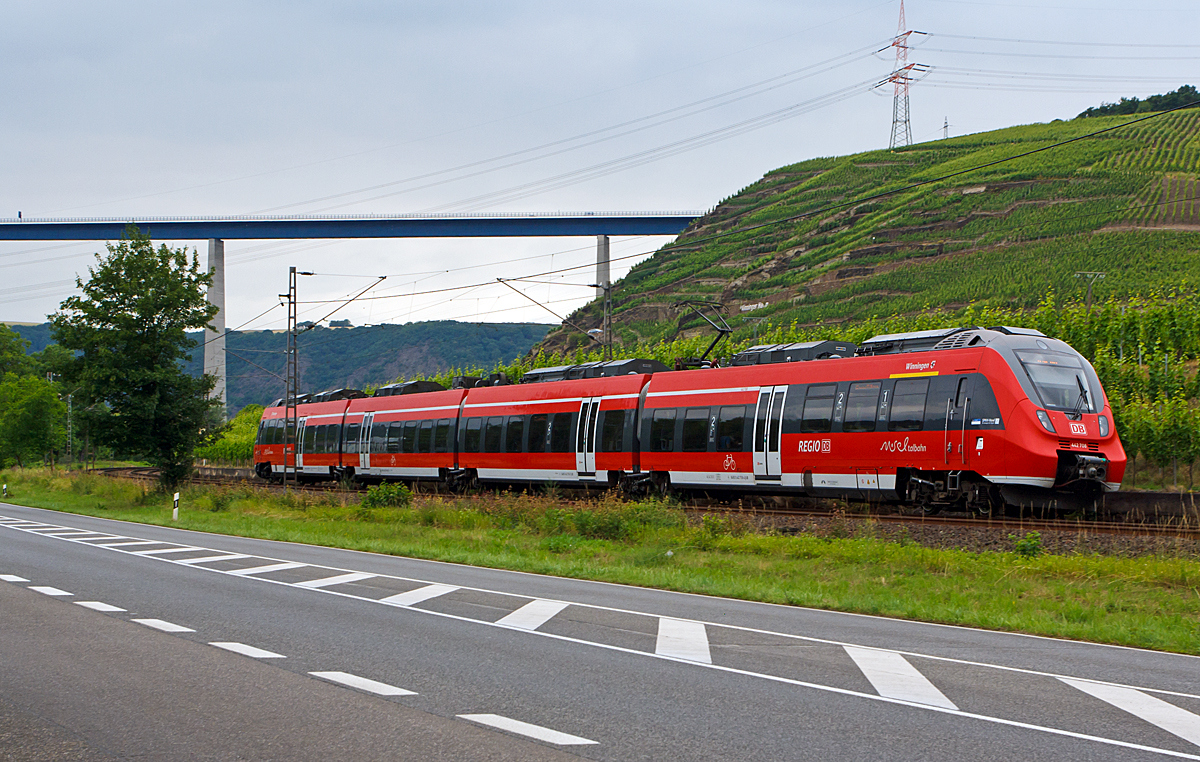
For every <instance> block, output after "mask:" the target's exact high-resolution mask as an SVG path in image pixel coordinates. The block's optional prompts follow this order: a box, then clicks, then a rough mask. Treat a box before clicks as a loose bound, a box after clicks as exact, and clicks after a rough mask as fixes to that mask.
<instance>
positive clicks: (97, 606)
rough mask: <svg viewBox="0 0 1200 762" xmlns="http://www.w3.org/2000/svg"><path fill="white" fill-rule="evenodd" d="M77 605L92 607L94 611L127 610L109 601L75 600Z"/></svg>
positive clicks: (111, 611) (86, 607)
mask: <svg viewBox="0 0 1200 762" xmlns="http://www.w3.org/2000/svg"><path fill="white" fill-rule="evenodd" d="M75 605H76V606H83V607H84V608H85V609H91V610H92V611H106V612H109V613H113V612H117V611H124V610H125V609H123V608H118V607H116V606H111V605H109V604H107V603H101V602H100V601H75Z"/></svg>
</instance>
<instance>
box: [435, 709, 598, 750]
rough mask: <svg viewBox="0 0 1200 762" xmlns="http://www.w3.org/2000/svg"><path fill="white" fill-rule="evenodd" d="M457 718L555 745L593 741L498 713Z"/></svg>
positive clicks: (583, 743) (592, 742) (573, 744)
mask: <svg viewBox="0 0 1200 762" xmlns="http://www.w3.org/2000/svg"><path fill="white" fill-rule="evenodd" d="M458 717H459V719H463V720H468V721H470V722H477V723H479V724H480V725H488V726H490V727H493V728H498V729H500V730H507V731H508V732H509V733H516V734H517V735H522V736H528V737H529V738H536V739H537V740H539V741H545V742H546V743H552V744H555V745H557V746H584V745H586V744H594V743H596V742H595V741H592V740H589V739H587V738H580V737H579V736H573V735H571V734H570V733H561V732H559V731H557V730H551V729H550V728H544V727H542V726H541V725H533V724H531V723H528V722H521V721H520V720H514V719H512V718H509V717H501V716H500V715H498V714H460V715H458Z"/></svg>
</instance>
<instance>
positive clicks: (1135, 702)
mask: <svg viewBox="0 0 1200 762" xmlns="http://www.w3.org/2000/svg"><path fill="white" fill-rule="evenodd" d="M1058 679H1059V680H1062V681H1063V682H1064V683H1066V684H1067V685H1069V686H1071V687H1072V688H1078V689H1079V690H1081V691H1083V692H1084V693H1086V694H1088V695H1089V696H1094V697H1095V698H1098V699H1100V700H1101V701H1104V702H1106V703H1108V704H1112V705H1113V706H1115V707H1116V708H1117V709H1121V710H1124V711H1126V712H1129V713H1130V714H1132V715H1133V716H1135V717H1140V718H1141V719H1143V720H1145V721H1146V722H1149V723H1151V724H1152V725H1157V726H1158V727H1160V728H1162V729H1163V730H1165V731H1167V732H1168V733H1171V734H1173V735H1177V736H1179V737H1180V738H1182V739H1183V740H1185V741H1187V742H1188V743H1193V744H1196V745H1197V746H1200V716H1197V715H1194V714H1192V713H1191V712H1189V711H1187V710H1185V709H1180V708H1179V707H1177V706H1175V705H1174V704H1169V703H1167V702H1166V701H1163V700H1162V699H1160V698H1157V697H1155V696H1150V695H1148V694H1145V693H1142V692H1141V691H1138V690H1134V689H1133V688H1122V687H1121V686H1119V685H1107V684H1104V683H1093V682H1090V681H1087V680H1073V679H1071V678H1068V677H1060V678H1058Z"/></svg>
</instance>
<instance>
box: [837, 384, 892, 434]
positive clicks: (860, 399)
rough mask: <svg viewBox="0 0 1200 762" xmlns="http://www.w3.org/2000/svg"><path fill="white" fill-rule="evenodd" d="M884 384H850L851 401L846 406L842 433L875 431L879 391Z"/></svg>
mask: <svg viewBox="0 0 1200 762" xmlns="http://www.w3.org/2000/svg"><path fill="white" fill-rule="evenodd" d="M882 387H883V383H882V382H879V381H864V382H861V383H857V384H850V399H849V402H848V403H847V404H846V421H845V423H843V424H842V431H874V430H875V408H876V406H877V405H878V404H879V390H880V389H881V388H882Z"/></svg>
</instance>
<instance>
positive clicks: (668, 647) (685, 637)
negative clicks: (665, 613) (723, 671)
mask: <svg viewBox="0 0 1200 762" xmlns="http://www.w3.org/2000/svg"><path fill="white" fill-rule="evenodd" d="M654 653H656V654H658V655H659V656H668V657H670V658H672V659H683V660H685V661H697V662H700V663H701V664H712V655H711V654H710V653H709V650H708V631H707V630H706V629H705V628H704V623H703V622H692V621H689V620H686V619H671V618H669V617H659V618H658V642H657V643H655V645H654Z"/></svg>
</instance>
